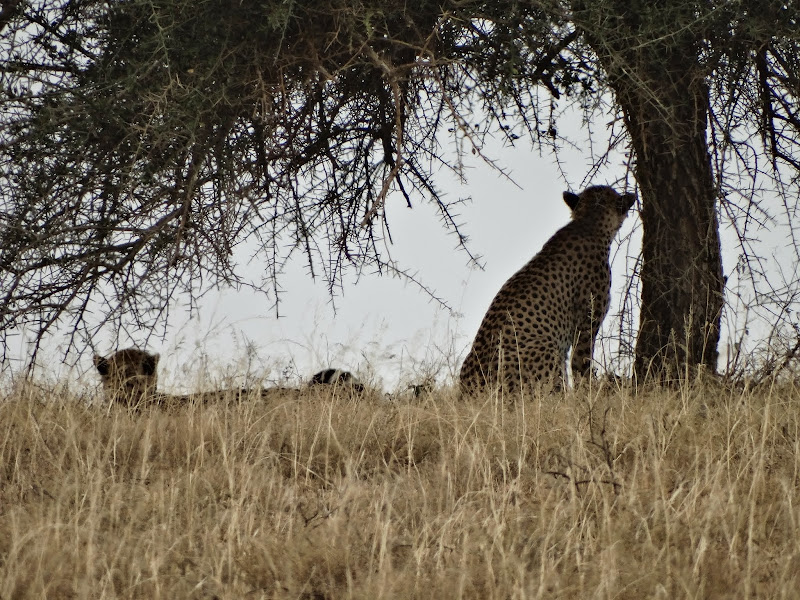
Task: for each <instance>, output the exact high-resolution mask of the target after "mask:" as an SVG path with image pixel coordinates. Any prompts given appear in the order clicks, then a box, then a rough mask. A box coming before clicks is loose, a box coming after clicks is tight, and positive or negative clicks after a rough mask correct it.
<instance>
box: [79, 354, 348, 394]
mask: <svg viewBox="0 0 800 600" xmlns="http://www.w3.org/2000/svg"><path fill="white" fill-rule="evenodd" d="M158 359H159V355H158V354H151V353H149V352H147V351H145V350H139V349H138V348H126V349H125V350H119V351H117V352H114V353H113V354H111V355H110V356H108V357H103V356H99V355H97V354H95V355H94V366H95V368H96V369H97V371H98V373H100V379H101V382H102V384H103V393H104V395H105V398H106V400H107V401H108V402H111V403H118V404H122V405H124V406H127V407H128V408H143V407H145V406H151V405H158V406H179V405H184V404H189V403H191V402H199V403H207V402H215V401H220V400H226V399H227V400H239V399H244V398H251V397H259V398H262V399H268V398H270V399H271V398H274V397H275V396H276V395H280V394H282V393H286V392H291V391H297V390H291V389H289V388H283V387H271V388H258V389H247V388H240V389H231V390H217V391H213V392H202V393H199V394H185V395H176V394H165V393H163V392H159V391H158V373H157V370H158ZM310 384H311V385H320V384H322V385H332V386H335V387H336V388H337V389H339V388H341V389H345V388H347V389H349V390H351V391H352V392H358V393H360V392H363V391H364V385H363V384H362V383H361V382H360V381H358V379H356V378H355V377H354V376H353V375H352V374H351V373H348V372H347V371H341V370H339V369H326V370H324V371H320V372H319V373H317V374H316V375H314V376H313V377H312V378H311V381H310Z"/></svg>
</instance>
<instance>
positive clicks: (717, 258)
mask: <svg viewBox="0 0 800 600" xmlns="http://www.w3.org/2000/svg"><path fill="white" fill-rule="evenodd" d="M644 92H646V90H641V93H633V94H631V93H618V98H619V101H620V104H621V106H622V110H623V113H624V115H625V120H626V122H627V124H628V132H629V133H630V136H631V140H632V143H633V148H634V152H635V154H636V167H635V168H636V171H635V172H636V180H637V181H638V183H639V187H640V191H641V197H642V210H641V218H642V225H643V235H642V271H641V280H642V302H641V316H640V319H641V320H640V323H639V337H638V340H637V343H636V362H635V369H636V374H637V376H638V377H639V378H640V379H641V378H642V377H647V376H656V377H659V378H673V377H675V376H678V377H680V376H681V374H685V373H687V370H688V372H691V371H693V370H694V367H696V366H697V365H703V366H705V367H706V368H708V369H710V370H711V371H712V372H713V371H715V370H716V366H717V356H718V351H717V348H718V344H719V335H720V316H721V312H722V305H723V286H724V282H723V276H722V258H721V254H720V240H719V225H718V221H717V214H716V192H715V186H714V179H713V173H712V169H711V159H710V156H709V153H708V147H707V144H706V125H707V121H706V109H707V106H708V103H707V90H706V88H705V84H704V83H703V82H702V81H695V82H691V83H690V85H689V86H685V85H681V84H680V81H677V82H675V84H674V85H670V86H669V87H668V89H662V90H660V92H661V93H660V94H659V96H658V100H659V101H660V103H661V105H660V106H654V105H653V101H652V99H651V98H650V97H649V96H648V95H647V94H646V93H644ZM665 111H666V112H667V113H668V114H670V115H671V116H672V117H673V118H672V119H670V120H669V121H668V120H666V119H665V118H664V112H665Z"/></svg>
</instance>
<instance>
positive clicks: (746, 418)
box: [0, 386, 800, 600]
mask: <svg viewBox="0 0 800 600" xmlns="http://www.w3.org/2000/svg"><path fill="white" fill-rule="evenodd" d="M0 469H2V471H0V477H1V478H2V479H0V598H2V599H4V600H6V599H13V598H209V599H210V598H221V599H222V598H287V599H288V598H301V599H309V600H317V599H333V598H363V599H375V598H397V599H409V598H437V599H438V598H442V599H447V598H475V599H492V598H497V599H512V598H630V599H637V600H639V599H642V598H665V599H666V598H669V599H671V598H755V597H758V598H796V597H798V594H800V592H799V591H798V590H800V509H799V507H800V392H798V390H796V389H794V388H785V389H780V390H778V389H773V390H770V391H765V392H760V393H744V392H731V391H727V392H725V391H720V390H709V389H707V388H697V389H684V390H677V391H663V390H661V391H650V392H645V393H642V394H640V395H638V396H634V395H633V394H631V393H630V392H629V391H624V390H623V391H615V392H611V393H595V392H591V391H586V390H583V391H577V392H571V393H569V394H567V395H566V396H542V397H537V398H533V399H530V400H528V401H527V402H524V403H517V404H516V405H507V404H503V403H500V402H498V401H497V400H496V399H493V398H491V397H486V398H483V399H478V400H473V401H468V402H459V401H457V399H456V398H455V396H454V395H453V394H452V393H448V392H447V391H442V392H437V393H434V394H433V395H432V396H430V397H429V398H427V399H425V400H423V401H420V402H418V403H406V404H400V405H388V404H386V403H385V402H383V401H381V400H379V399H377V398H372V399H370V398H366V399H362V400H360V401H356V400H354V399H351V398H349V397H344V396H342V397H339V396H334V397H331V395H330V394H329V392H328V391H327V390H323V389H319V390H309V391H307V392H303V393H295V394H292V393H287V394H286V395H285V396H283V397H278V398H275V399H274V400H273V401H271V402H263V401H261V400H255V399H254V400H251V401H245V402H239V403H236V402H234V403H229V404H224V403H220V404H211V405H193V406H188V407H182V408H180V409H176V410H170V411H164V410H159V409H153V410H146V411H144V412H142V413H138V414H136V413H130V412H128V411H126V410H125V409H124V408H123V407H118V406H113V407H111V408H110V409H108V408H101V407H99V406H87V405H86V403H85V402H83V401H82V400H81V399H80V398H70V397H65V396H64V395H63V394H61V395H59V394H57V393H52V392H51V393H48V392H44V391H41V390H37V389H36V388H35V387H33V386H24V387H21V388H20V389H17V390H16V391H14V392H13V393H12V394H11V395H10V396H8V397H6V398H4V399H2V400H1V401H0Z"/></svg>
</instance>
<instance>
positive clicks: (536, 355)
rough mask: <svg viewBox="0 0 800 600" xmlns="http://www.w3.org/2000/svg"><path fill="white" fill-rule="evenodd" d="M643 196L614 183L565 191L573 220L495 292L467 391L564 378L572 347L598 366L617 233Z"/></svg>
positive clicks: (472, 355) (584, 371)
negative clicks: (620, 190) (595, 359)
mask: <svg viewBox="0 0 800 600" xmlns="http://www.w3.org/2000/svg"><path fill="white" fill-rule="evenodd" d="M635 200H636V197H635V196H634V195H633V194H622V195H621V194H618V193H617V192H616V191H614V190H613V189H612V188H610V187H606V186H593V187H589V188H587V189H586V190H584V191H583V192H581V193H580V194H579V195H576V194H572V193H570V192H564V201H565V202H566V203H567V205H568V206H569V207H570V209H571V210H572V220H571V221H570V223H568V224H567V225H566V226H564V227H562V228H561V229H560V230H559V231H558V232H556V234H555V235H553V237H551V238H550V239H549V240H548V241H547V243H546V244H545V245H544V247H543V248H542V250H541V251H540V252H539V253H538V254H537V255H536V256H534V257H533V259H531V260H530V262H528V264H526V265H525V266H524V267H522V268H521V269H520V270H519V271H517V273H516V274H514V275H513V276H512V277H511V279H509V280H508V281H507V282H506V283H505V285H503V287H502V288H501V289H500V291H499V292H498V293H497V295H496V296H495V298H494V300H492V303H491V305H490V306H489V310H488V311H487V312H486V316H484V318H483V322H482V323H481V325H480V328H479V329H478V333H477V335H476V336H475V341H474V342H473V344H472V349H471V350H470V352H469V354H468V355H467V358H466V360H465V361H464V364H463V366H462V367H461V375H460V382H461V388H462V391H464V392H468V393H470V392H473V393H474V392H480V391H482V390H484V389H487V388H489V389H491V388H496V387H498V386H502V387H504V388H505V390H507V391H514V390H517V389H519V388H520V387H525V386H530V385H533V384H536V383H539V382H541V383H545V384H550V385H553V386H555V387H559V386H560V385H562V383H564V381H565V376H566V372H567V369H568V368H569V367H568V366H567V365H566V362H567V354H568V352H569V349H570V348H572V361H571V368H572V371H573V373H574V374H575V375H576V376H577V375H588V374H590V373H591V358H592V350H593V346H594V339H595V336H596V335H597V331H598V330H599V328H600V323H601V321H602V320H603V317H605V314H606V312H607V311H608V304H609V293H610V288H611V269H610V267H609V264H608V259H609V251H610V246H611V241H612V240H613V238H614V236H615V235H616V233H617V231H618V230H619V228H620V227H621V226H622V222H623V221H624V220H625V216H626V215H627V212H628V210H629V209H630V208H631V206H633V204H634V202H635Z"/></svg>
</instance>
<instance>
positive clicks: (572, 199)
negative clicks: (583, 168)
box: [564, 192, 581, 210]
mask: <svg viewBox="0 0 800 600" xmlns="http://www.w3.org/2000/svg"><path fill="white" fill-rule="evenodd" d="M580 200H581V197H580V196H578V194H573V193H572V192H564V202H566V203H567V206H569V209H570V210H575V209H576V208H577V207H578V202H580Z"/></svg>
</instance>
